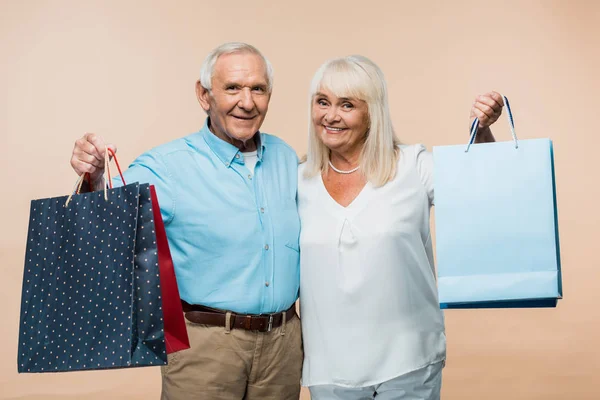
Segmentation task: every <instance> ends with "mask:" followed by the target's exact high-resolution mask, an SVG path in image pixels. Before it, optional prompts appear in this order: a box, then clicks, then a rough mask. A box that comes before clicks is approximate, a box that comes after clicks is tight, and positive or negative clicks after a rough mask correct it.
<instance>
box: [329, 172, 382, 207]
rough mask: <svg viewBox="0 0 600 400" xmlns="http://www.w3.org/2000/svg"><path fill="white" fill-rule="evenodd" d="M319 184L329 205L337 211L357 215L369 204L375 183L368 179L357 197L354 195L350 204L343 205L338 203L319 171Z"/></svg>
mask: <svg viewBox="0 0 600 400" xmlns="http://www.w3.org/2000/svg"><path fill="white" fill-rule="evenodd" d="M319 186H320V189H321V191H322V193H323V194H324V196H325V197H326V198H327V203H328V204H329V206H330V207H331V208H333V209H334V210H336V211H337V212H342V213H344V214H346V215H349V214H351V215H355V214H356V213H358V212H359V211H360V210H362V209H363V208H364V207H365V206H366V205H367V203H368V200H369V197H370V194H371V192H372V191H373V189H374V188H373V185H371V182H369V181H367V183H366V184H365V186H363V188H362V189H361V190H360V192H359V193H358V194H357V195H356V197H354V199H353V200H352V201H351V202H350V204H348V205H347V206H343V205H341V204H340V203H338V201H337V200H336V199H334V198H333V196H332V195H331V194H330V193H329V191H328V190H327V187H326V186H325V181H324V180H323V174H321V173H319Z"/></svg>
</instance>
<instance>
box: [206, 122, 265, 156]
mask: <svg viewBox="0 0 600 400" xmlns="http://www.w3.org/2000/svg"><path fill="white" fill-rule="evenodd" d="M209 125H210V118H206V121H205V122H204V126H203V127H202V129H201V130H200V134H201V135H202V137H203V138H204V141H205V142H206V144H207V145H208V147H209V148H210V149H211V150H212V152H213V153H215V155H216V156H217V158H218V159H219V160H221V162H222V163H223V164H225V166H226V167H229V166H230V165H231V164H232V163H234V162H236V163H238V164H243V163H244V157H242V156H241V155H240V153H241V151H240V149H238V148H237V147H235V146H234V145H232V144H231V143H227V142H226V141H224V140H223V139H220V138H218V137H217V136H216V135H215V134H214V133H212V132H211V131H210V129H209ZM253 140H254V141H255V142H256V150H257V152H256V154H257V156H258V160H259V161H262V157H263V152H264V150H265V147H266V145H265V141H264V140H263V138H262V134H261V133H260V132H256V134H255V135H254V138H253Z"/></svg>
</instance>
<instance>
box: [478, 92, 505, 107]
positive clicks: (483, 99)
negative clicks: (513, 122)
mask: <svg viewBox="0 0 600 400" xmlns="http://www.w3.org/2000/svg"><path fill="white" fill-rule="evenodd" d="M499 100H500V101H498V99H496V98H494V97H493V96H491V94H490V93H488V94H485V95H482V96H477V98H476V99H475V104H477V103H481V104H485V105H486V106H488V107H490V108H492V109H493V110H494V111H495V112H498V111H500V110H502V105H503V104H504V102H503V101H502V98H500V99H499Z"/></svg>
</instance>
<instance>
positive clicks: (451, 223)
mask: <svg viewBox="0 0 600 400" xmlns="http://www.w3.org/2000/svg"><path fill="white" fill-rule="evenodd" d="M504 101H505V104H506V111H507V115H508V119H509V125H510V128H511V132H512V134H513V140H512V141H509V142H495V143H482V144H473V143H474V141H475V137H476V134H477V126H478V123H479V121H477V120H475V121H474V122H473V125H472V129H471V139H470V141H469V144H468V145H459V146H438V147H434V148H433V159H434V185H435V226H436V254H437V270H438V290H439V299H440V305H441V307H442V308H496V307H500V308H511V307H555V306H556V303H557V299H560V298H562V283H561V270H560V249H559V242H558V222H557V207H556V187H555V182H554V157H553V150H552V141H551V140H550V139H532V140H517V137H516V134H515V131H514V122H513V118H512V112H511V110H510V106H509V103H508V100H507V99H506V97H504Z"/></svg>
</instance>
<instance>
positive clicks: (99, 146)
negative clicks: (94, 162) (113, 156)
mask: <svg viewBox="0 0 600 400" xmlns="http://www.w3.org/2000/svg"><path fill="white" fill-rule="evenodd" d="M84 137H85V138H86V140H87V142H88V143H90V144H91V145H92V146H94V148H95V152H96V153H95V155H96V156H97V157H99V159H100V161H102V162H104V156H105V154H106V145H105V144H104V139H102V137H100V136H99V135H97V134H95V133H86V135H85V136H84ZM91 154H94V153H91Z"/></svg>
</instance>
